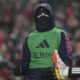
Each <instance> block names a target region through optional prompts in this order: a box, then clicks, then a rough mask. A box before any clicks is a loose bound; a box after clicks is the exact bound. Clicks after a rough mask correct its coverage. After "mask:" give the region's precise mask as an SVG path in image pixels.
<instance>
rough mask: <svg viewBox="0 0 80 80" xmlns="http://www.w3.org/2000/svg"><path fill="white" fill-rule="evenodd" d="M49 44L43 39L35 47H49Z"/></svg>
mask: <svg viewBox="0 0 80 80" xmlns="http://www.w3.org/2000/svg"><path fill="white" fill-rule="evenodd" d="M49 47H50V46H49V44H48V42H47V41H46V40H43V41H42V42H41V43H40V44H39V45H38V46H36V48H49Z"/></svg>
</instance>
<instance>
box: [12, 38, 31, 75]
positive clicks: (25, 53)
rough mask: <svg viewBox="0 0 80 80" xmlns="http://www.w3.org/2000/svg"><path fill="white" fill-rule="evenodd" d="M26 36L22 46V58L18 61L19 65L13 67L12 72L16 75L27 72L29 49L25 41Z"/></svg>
mask: <svg viewBox="0 0 80 80" xmlns="http://www.w3.org/2000/svg"><path fill="white" fill-rule="evenodd" d="M27 40H28V38H26V39H25V42H24V44H23V48H22V59H21V60H20V61H19V63H20V64H19V65H18V66H17V67H15V68H14V71H13V72H14V74H15V75H16V76H20V75H25V74H27V73H28V67H29V62H30V51H29V48H28V43H27Z"/></svg>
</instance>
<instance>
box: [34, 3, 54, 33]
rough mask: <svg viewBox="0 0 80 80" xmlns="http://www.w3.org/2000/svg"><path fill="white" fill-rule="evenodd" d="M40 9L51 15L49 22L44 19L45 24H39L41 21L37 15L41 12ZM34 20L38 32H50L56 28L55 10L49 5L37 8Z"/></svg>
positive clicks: (43, 4) (44, 4) (39, 5)
mask: <svg viewBox="0 0 80 80" xmlns="http://www.w3.org/2000/svg"><path fill="white" fill-rule="evenodd" d="M40 8H43V9H44V10H46V11H47V13H48V15H49V20H45V19H44V18H43V19H44V20H43V21H44V24H39V23H40V21H38V20H37V14H38V12H39V11H40ZM34 20H35V25H36V29H37V31H39V32H45V31H49V30H51V29H53V28H54V26H55V23H54V10H53V9H52V7H51V6H50V5H49V4H48V3H41V4H38V5H37V6H36V8H35V10H34ZM41 21H42V20H41ZM46 21H48V22H47V23H46ZM41 23H42V22H41ZM48 23H49V25H48ZM38 24H39V25H38ZM44 26H46V27H45V29H44Z"/></svg>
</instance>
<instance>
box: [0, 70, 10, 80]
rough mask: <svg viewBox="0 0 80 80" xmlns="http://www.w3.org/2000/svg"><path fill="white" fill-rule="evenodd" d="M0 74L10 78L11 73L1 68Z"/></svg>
mask: <svg viewBox="0 0 80 80" xmlns="http://www.w3.org/2000/svg"><path fill="white" fill-rule="evenodd" d="M0 76H1V77H4V78H6V79H8V78H10V76H11V73H10V72H9V71H8V70H0Z"/></svg>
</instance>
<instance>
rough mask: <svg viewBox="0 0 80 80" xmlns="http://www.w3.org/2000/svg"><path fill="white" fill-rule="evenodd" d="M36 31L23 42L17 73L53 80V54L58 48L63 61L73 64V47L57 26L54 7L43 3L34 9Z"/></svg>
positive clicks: (34, 79)
mask: <svg viewBox="0 0 80 80" xmlns="http://www.w3.org/2000/svg"><path fill="white" fill-rule="evenodd" d="M34 21H35V27H36V31H35V32H32V33H31V34H30V35H29V36H28V37H27V38H26V39H25V42H24V44H23V51H22V60H21V61H20V67H18V68H16V69H17V70H16V72H15V74H18V73H17V71H18V72H19V73H20V74H21V75H25V74H26V76H27V78H28V80H53V73H54V72H55V71H54V65H53V63H52V55H53V52H54V50H55V49H56V50H58V53H59V56H60V58H61V59H62V61H63V62H64V63H65V64H66V65H67V66H68V67H71V65H72V58H71V55H72V48H71V45H70V41H69V37H68V35H67V33H66V32H64V31H62V30H60V29H57V28H56V27H55V15H54V10H53V9H52V7H51V6H50V5H49V4H47V3H41V4H38V5H37V6H36V8H35V9H34Z"/></svg>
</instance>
